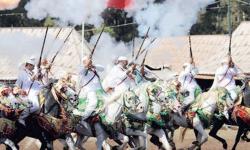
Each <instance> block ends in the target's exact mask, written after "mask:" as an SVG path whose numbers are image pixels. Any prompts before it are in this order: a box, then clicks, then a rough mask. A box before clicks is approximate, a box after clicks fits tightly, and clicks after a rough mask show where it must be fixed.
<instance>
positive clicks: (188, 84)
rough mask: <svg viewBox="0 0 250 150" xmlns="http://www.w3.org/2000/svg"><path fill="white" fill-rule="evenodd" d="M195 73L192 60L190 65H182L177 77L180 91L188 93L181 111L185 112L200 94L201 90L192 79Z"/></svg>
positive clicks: (195, 69)
mask: <svg viewBox="0 0 250 150" xmlns="http://www.w3.org/2000/svg"><path fill="white" fill-rule="evenodd" d="M197 73H198V69H197V68H196V66H195V63H194V61H193V59H191V60H190V63H185V64H184V65H183V71H182V72H181V73H180V75H179V78H178V81H179V82H180V84H181V89H182V90H186V91H188V92H189V94H188V96H187V97H186V98H185V99H184V101H183V110H186V109H187V108H188V107H189V106H190V105H191V104H192V102H193V101H194V100H195V98H196V97H197V96H198V94H200V93H201V88H200V86H199V85H198V84H197V82H196V80H195V78H194V77H195V75H196V74H197Z"/></svg>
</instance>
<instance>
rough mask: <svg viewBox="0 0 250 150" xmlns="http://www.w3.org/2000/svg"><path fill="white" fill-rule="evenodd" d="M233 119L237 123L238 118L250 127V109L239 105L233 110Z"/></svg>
mask: <svg viewBox="0 0 250 150" xmlns="http://www.w3.org/2000/svg"><path fill="white" fill-rule="evenodd" d="M232 118H233V119H234V121H236V122H237V118H240V119H242V121H244V122H245V123H246V124H247V125H248V126H250V108H248V107H245V106H242V105H237V106H235V107H234V109H233V113H232Z"/></svg>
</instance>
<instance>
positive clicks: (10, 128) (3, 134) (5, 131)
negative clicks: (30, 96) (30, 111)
mask: <svg viewBox="0 0 250 150" xmlns="http://www.w3.org/2000/svg"><path fill="white" fill-rule="evenodd" d="M8 90H9V89H8ZM3 92H6V91H2V93H1V100H0V143H1V144H5V145H6V146H8V147H10V148H11V149H12V150H16V149H18V147H17V146H16V145H15V143H14V142H13V141H12V140H11V138H13V137H14V136H15V134H16V130H17V126H16V121H17V119H18V118H19V116H20V115H21V113H22V112H23V111H24V110H25V109H26V108H28V107H29V103H26V102H25V101H18V102H17V99H19V100H22V99H21V98H20V97H19V96H17V97H15V96H14V95H13V94H12V92H11V91H8V92H7V93H3Z"/></svg>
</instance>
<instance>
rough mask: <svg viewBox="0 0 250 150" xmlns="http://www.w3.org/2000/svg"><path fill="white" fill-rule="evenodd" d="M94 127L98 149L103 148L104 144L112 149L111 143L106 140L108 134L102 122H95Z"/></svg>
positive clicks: (106, 147)
mask: <svg viewBox="0 0 250 150" xmlns="http://www.w3.org/2000/svg"><path fill="white" fill-rule="evenodd" d="M94 128H95V131H96V138H97V141H96V145H97V149H98V150H102V146H105V149H111V148H110V147H109V145H108V144H107V143H106V142H105V140H106V139H107V137H108V135H107V134H106V132H105V131H104V130H103V128H102V126H101V124H100V123H95V124H94Z"/></svg>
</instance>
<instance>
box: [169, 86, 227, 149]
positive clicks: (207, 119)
mask: <svg viewBox="0 0 250 150" xmlns="http://www.w3.org/2000/svg"><path fill="white" fill-rule="evenodd" d="M231 107H232V101H231V99H230V97H229V96H228V93H227V90H226V89H225V88H216V89H213V90H210V91H208V92H205V93H202V94H200V95H199V96H198V97H197V98H196V100H195V102H194V103H193V104H192V105H191V106H190V109H189V110H188V112H186V113H185V114H181V115H180V114H178V113H175V114H173V115H172V117H173V120H174V122H175V123H176V124H177V125H179V126H182V127H185V128H193V129H194V131H195V135H196V139H197V141H194V142H193V143H192V146H191V147H190V149H194V148H196V147H197V148H198V149H199V148H200V147H201V146H202V144H203V143H205V142H206V141H207V139H208V135H207V133H206V132H205V128H206V127H208V126H209V125H210V123H211V119H212V117H213V116H214V114H215V112H216V111H218V112H219V113H224V112H226V111H227V110H228V109H229V108H231ZM182 136H183V137H182V138H184V134H183V135H182Z"/></svg>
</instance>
